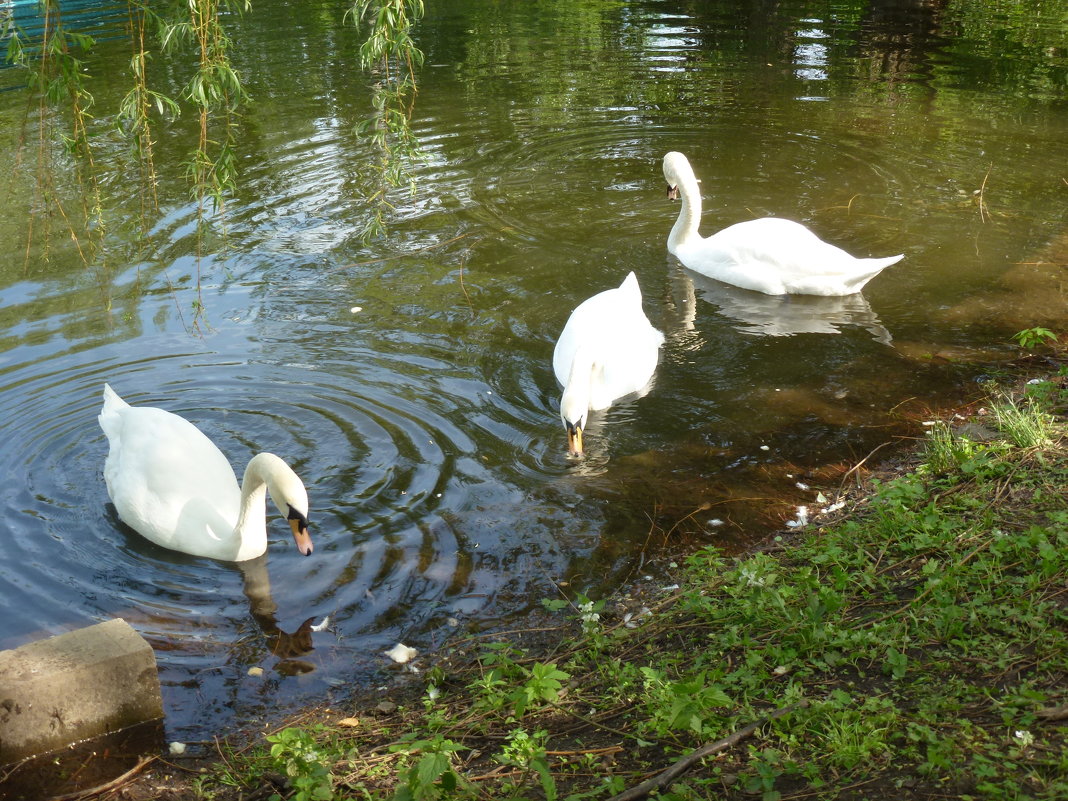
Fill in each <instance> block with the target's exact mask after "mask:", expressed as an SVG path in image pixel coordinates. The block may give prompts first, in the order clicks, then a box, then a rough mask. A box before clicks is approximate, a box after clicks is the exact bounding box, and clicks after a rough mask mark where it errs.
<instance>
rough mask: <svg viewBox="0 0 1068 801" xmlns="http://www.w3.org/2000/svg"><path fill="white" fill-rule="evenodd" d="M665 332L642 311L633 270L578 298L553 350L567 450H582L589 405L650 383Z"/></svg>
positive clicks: (600, 404)
mask: <svg viewBox="0 0 1068 801" xmlns="http://www.w3.org/2000/svg"><path fill="white" fill-rule="evenodd" d="M663 342H664V335H663V334H661V333H660V332H659V331H657V330H656V329H655V328H653V326H652V324H651V323H650V322H649V318H647V317H646V316H645V312H644V311H642V291H641V288H640V287H639V286H638V279H637V278H636V277H635V275H634V273H628V274H627V277H626V278H624V279H623V283H622V284H620V285H619V287H618V288H617V289H607V290H605V291H604V292H599V293H597V294H596V295H594V296H593V297H591V298H587V299H586V300H584V301H583V302H582V303H580V304H579V305H578V306H577V307H576V308H575V310H574V311H573V312H571V316H570V317H569V318H568V320H567V324H566V325H565V326H564V330H563V331H562V332H561V333H560V338H559V339H558V340H557V341H556V347H555V349H554V350H553V372H555V373H556V380H557V381H559V382H560V384H561V385H563V387H564V392H563V395H561V397H560V418H561V419H562V420H563V421H564V427H565V428H566V429H567V448H568V453H569V454H570V455H571V456H581V455H582V453H583V450H582V430H583V429H584V428H585V426H586V416H587V415H588V413H589V412H590V410H591V409H592V410H593V411H598V410H600V409H607V408H608V407H609V406H611V405H612V402H613V401H614V400H616V399H617V398H621V397H623V396H624V395H629V394H631V393H632V392H640V391H641V390H643V389H645V387H646V385H648V383H649V380H650V379H651V378H652V377H653V372H654V371H655V370H656V363H657V360H658V359H659V351H660V346H661V345H662V344H663Z"/></svg>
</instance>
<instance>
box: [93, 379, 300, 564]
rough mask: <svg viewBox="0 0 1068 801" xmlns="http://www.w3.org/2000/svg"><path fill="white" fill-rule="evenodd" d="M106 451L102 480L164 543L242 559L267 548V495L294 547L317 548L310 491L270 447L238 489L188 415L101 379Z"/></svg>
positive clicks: (133, 523) (127, 519) (126, 515)
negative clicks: (132, 397)
mask: <svg viewBox="0 0 1068 801" xmlns="http://www.w3.org/2000/svg"><path fill="white" fill-rule="evenodd" d="M97 420H99V422H100V427H101V428H102V429H104V434H105V435H107V438H108V443H109V446H110V448H109V451H108V456H107V459H106V461H105V462H104V482H105V483H106V484H107V489H108V496H109V497H110V498H111V501H112V503H114V504H115V509H116V510H117V511H118V513H119V518H120V519H121V520H122V521H123V522H124V523H126V525H128V526H130V528H132V529H134V530H135V531H137V532H138V533H139V534H141V535H142V536H144V537H146V538H147V539H150V540H152V542H154V543H156V544H157V545H162V546H163V547H164V548H171V549H173V550H175V551H182V552H183V553H187V554H192V555H193V556H207V557H211V558H213V559H224V560H227V561H231V562H241V561H244V560H246V559H253V558H255V557H257V556H260V555H261V554H262V553H263V552H264V551H266V550H267V520H266V518H267V503H266V498H265V494H266V492H267V491H268V490H269V491H270V493H271V499H272V500H273V501H274V502H275V505H276V506H277V507H278V509H279V511H280V512H281V513H282V514H283V515H285V516H286V518H287V519H288V520H289V526H290V528H291V529H292V530H293V539H294V541H295V542H296V544H297V548H298V549H299V550H300V552H301V553H303V554H304V555H305V556H307V555H308V554H310V553H311V552H312V543H311V537H310V536H309V534H308V493H307V491H306V490H305V489H304V484H302V483H301V480H300V479H299V478H298V477H297V474H296V473H294V472H293V471H292V469H290V467H289V465H287V464H286V463H285V462H283V461H282V460H281V459H279V458H278V457H277V456H275V455H274V454H272V453H260V454H257V455H256V456H254V457H252V459H251V460H250V461H249V463H248V467H246V468H245V477H244V479H243V480H242V484H241V488H240V489H238V486H237V478H236V477H235V476H234V471H233V469H232V468H231V467H230V463H229V462H228V461H227V460H226V457H225V456H223V454H222V452H221V451H220V450H219V449H218V448H217V447H216V446H215V443H213V442H212V441H211V440H210V439H208V438H207V437H206V436H205V435H204V433H203V432H201V431H200V429H198V428H197V427H196V426H194V425H193V424H192V423H190V422H189V421H188V420H186V419H184V418H182V417H179V416H178V415H176V414H171V413H170V412H168V411H164V410H163V409H156V408H153V407H150V406H130V404H128V403H126V401H124V400H123V399H122V398H120V397H119V396H118V395H117V394H116V393H115V391H114V390H113V389H112V388H111V387H110V386H108V385H107V384H105V385H104V406H103V408H102V409H101V410H100V415H99V417H98V418H97Z"/></svg>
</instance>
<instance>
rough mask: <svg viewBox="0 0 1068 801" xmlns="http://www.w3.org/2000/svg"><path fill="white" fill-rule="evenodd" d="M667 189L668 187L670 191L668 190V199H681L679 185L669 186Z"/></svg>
mask: <svg viewBox="0 0 1068 801" xmlns="http://www.w3.org/2000/svg"><path fill="white" fill-rule="evenodd" d="M667 189H668V191H667V197H668V200H678V199H679V188H678V187H677V186H669V187H668V188H667Z"/></svg>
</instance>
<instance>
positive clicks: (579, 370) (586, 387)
mask: <svg viewBox="0 0 1068 801" xmlns="http://www.w3.org/2000/svg"><path fill="white" fill-rule="evenodd" d="M596 369H597V365H596V364H595V362H594V359H593V354H592V353H591V352H590V350H589V349H588V348H585V347H580V348H579V349H578V350H576V351H575V356H574V358H573V359H572V360H571V372H570V373H569V374H568V377H567V386H566V387H565V388H564V394H563V396H562V397H561V398H560V414H561V415H562V416H563V418H564V420H565V421H567V422H570V423H575V422H578V421H579V420H581V419H582V418H583V417H585V415H586V412H587V411H588V410H589V408H590V396H591V394H592V387H593V375H594V371H595V370H596Z"/></svg>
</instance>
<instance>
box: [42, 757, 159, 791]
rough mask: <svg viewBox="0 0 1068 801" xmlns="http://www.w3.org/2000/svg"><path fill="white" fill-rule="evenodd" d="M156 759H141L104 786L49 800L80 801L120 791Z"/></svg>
mask: <svg viewBox="0 0 1068 801" xmlns="http://www.w3.org/2000/svg"><path fill="white" fill-rule="evenodd" d="M155 759H156V757H155V755H152V756H146V757H141V759H140V760H138V762H137V764H136V765H134V766H133V767H132V768H130V769H129V770H128V771H126V772H125V773H123V774H122V775H121V776H116V777H115V778H114V779H112V780H111V781H109V782H104V784H101V785H98V786H96V787H90V788H89V789H87V790H75V791H74V792H73V793H65V794H63V795H54V796H52V797H51V798H50V799H49V801H78V799H82V798H92V797H93V796H97V795H103V794H104V793H106V792H109V791H111V790H115V789H118V788H119V787H121V786H122V785H124V784H126V782H128V781H130V779H132V778H133V777H134V776H136V775H137V774H138V773H140V772H141V771H142V770H144V769H145V766H146V765H148V764H149V763H151V762H154V761H155Z"/></svg>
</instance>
